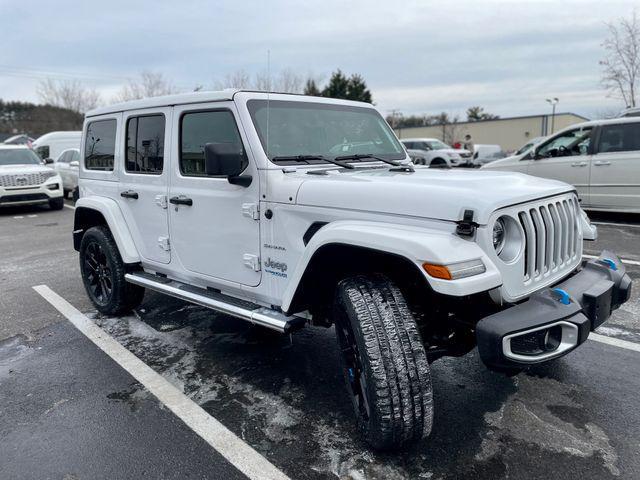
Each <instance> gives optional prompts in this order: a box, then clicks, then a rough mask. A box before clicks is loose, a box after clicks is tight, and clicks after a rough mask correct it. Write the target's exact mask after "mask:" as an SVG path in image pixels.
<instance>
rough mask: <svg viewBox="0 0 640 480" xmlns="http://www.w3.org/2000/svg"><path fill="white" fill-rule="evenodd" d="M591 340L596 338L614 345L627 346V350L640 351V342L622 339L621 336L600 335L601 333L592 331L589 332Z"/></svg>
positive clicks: (597, 340) (598, 340)
mask: <svg viewBox="0 0 640 480" xmlns="http://www.w3.org/2000/svg"><path fill="white" fill-rule="evenodd" d="M589 340H595V341H596V342H600V343H606V344H607V345H613V346H614V347H619V348H625V349H627V350H633V351H634V352H640V343H634V342H629V341H627V340H620V339H619V338H614V337H607V336H606V335H600V334H599V333H593V332H591V333H590V334H589Z"/></svg>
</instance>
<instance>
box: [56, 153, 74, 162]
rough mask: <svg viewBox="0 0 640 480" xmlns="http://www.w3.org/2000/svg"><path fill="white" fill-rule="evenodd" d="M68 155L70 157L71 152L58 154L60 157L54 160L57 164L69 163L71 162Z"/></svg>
mask: <svg viewBox="0 0 640 480" xmlns="http://www.w3.org/2000/svg"><path fill="white" fill-rule="evenodd" d="M70 155H71V152H62V153H61V154H60V156H59V157H58V160H56V162H58V163H69V162H70V161H71V160H70V159H69V156H70Z"/></svg>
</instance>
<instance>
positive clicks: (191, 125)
mask: <svg viewBox="0 0 640 480" xmlns="http://www.w3.org/2000/svg"><path fill="white" fill-rule="evenodd" d="M207 143H234V144H237V145H239V146H240V148H241V149H242V150H243V151H244V149H243V148H242V140H241V139H240V133H239V132H238V127H237V126H236V121H235V119H234V118H233V114H232V113H231V112H230V111H229V110H215V111H207V112H187V113H185V114H183V115H182V118H181V119H180V173H182V175H185V176H191V177H205V176H207V174H206V173H205V163H204V146H205V145H206V144H207ZM248 163H249V162H248V161H247V160H246V158H245V165H244V167H245V168H246V166H247V165H248Z"/></svg>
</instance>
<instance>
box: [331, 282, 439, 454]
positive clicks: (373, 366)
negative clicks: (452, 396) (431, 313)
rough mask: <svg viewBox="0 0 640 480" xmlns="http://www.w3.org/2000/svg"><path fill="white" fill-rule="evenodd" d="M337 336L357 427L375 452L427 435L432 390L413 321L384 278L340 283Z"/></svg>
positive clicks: (393, 447)
mask: <svg viewBox="0 0 640 480" xmlns="http://www.w3.org/2000/svg"><path fill="white" fill-rule="evenodd" d="M334 310H335V321H336V322H335V323H336V336H337V339H338V346H339V348H340V351H341V359H342V367H343V373H344V378H345V382H346V384H347V390H348V392H349V395H350V397H351V400H352V403H353V408H354V411H355V415H356V419H357V423H358V428H359V430H360V432H361V433H362V435H363V436H364V438H365V440H366V441H367V442H368V443H369V444H370V445H371V446H372V447H374V448H376V449H381V450H385V449H396V448H400V447H403V446H406V445H408V444H411V443H415V442H417V441H419V440H420V439H422V438H423V437H426V436H428V435H429V433H430V432H431V426H432V423H433V389H432V385H431V375H430V371H429V363H428V361H427V355H426V352H425V348H424V345H423V344H422V340H421V338H420V334H419V333H418V328H417V326H416V323H415V320H414V319H413V316H412V314H411V312H410V310H409V308H408V306H407V303H406V301H405V300H404V297H403V295H402V293H401V291H400V289H399V288H398V287H397V286H395V284H393V283H392V282H391V281H390V280H388V279H387V278H385V277H383V276H382V275H374V276H357V277H352V278H348V279H346V280H343V281H342V282H340V283H339V284H338V288H337V291H336V299H335V304H334Z"/></svg>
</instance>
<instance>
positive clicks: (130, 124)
mask: <svg viewBox="0 0 640 480" xmlns="http://www.w3.org/2000/svg"><path fill="white" fill-rule="evenodd" d="M164 125H165V119H164V115H146V116H142V117H131V118H129V119H128V120H127V143H126V146H125V149H126V150H125V151H126V157H127V161H126V163H125V170H126V171H127V172H130V173H150V174H156V175H160V174H161V173H162V168H163V165H164Z"/></svg>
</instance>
